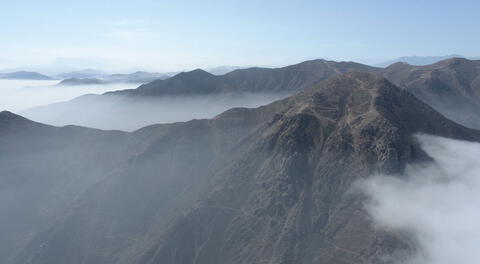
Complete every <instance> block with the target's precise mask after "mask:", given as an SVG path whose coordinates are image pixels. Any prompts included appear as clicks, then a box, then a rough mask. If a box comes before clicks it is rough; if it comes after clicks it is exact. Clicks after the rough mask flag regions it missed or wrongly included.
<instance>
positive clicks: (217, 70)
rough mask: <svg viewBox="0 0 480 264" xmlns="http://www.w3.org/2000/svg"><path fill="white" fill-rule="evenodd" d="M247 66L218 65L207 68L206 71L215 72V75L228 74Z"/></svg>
mask: <svg viewBox="0 0 480 264" xmlns="http://www.w3.org/2000/svg"><path fill="white" fill-rule="evenodd" d="M245 68H246V67H240V66H228V65H225V66H218V67H213V68H207V69H205V71H207V72H209V73H211V74H214V75H223V74H227V73H229V72H232V71H234V70H239V69H245Z"/></svg>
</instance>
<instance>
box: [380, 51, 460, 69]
mask: <svg viewBox="0 0 480 264" xmlns="http://www.w3.org/2000/svg"><path fill="white" fill-rule="evenodd" d="M451 58H464V56H462V55H458V54H451V55H445V56H405V57H400V58H397V59H393V60H390V61H386V62H382V63H379V64H377V65H376V66H378V67H387V66H389V65H392V64H394V63H397V62H405V63H408V64H410V65H415V66H422V65H429V64H432V63H436V62H439V61H442V60H446V59H451Z"/></svg>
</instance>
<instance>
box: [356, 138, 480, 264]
mask: <svg viewBox="0 0 480 264" xmlns="http://www.w3.org/2000/svg"><path fill="white" fill-rule="evenodd" d="M417 138H418V140H419V141H420V143H421V145H422V148H423V150H424V151H425V152H426V153H427V154H428V155H429V156H430V157H432V158H433V160H434V162H432V163H430V164H428V165H425V164H424V165H411V166H409V167H408V169H407V171H406V173H405V175H402V176H401V177H399V176H395V177H394V176H388V175H377V176H374V177H372V178H370V179H368V180H365V181H363V182H360V184H359V186H360V188H361V190H362V191H363V192H364V193H365V194H366V195H367V196H368V197H369V198H370V199H369V200H368V202H367V203H366V208H367V211H368V212H369V213H370V215H371V216H372V217H373V219H374V221H375V222H376V224H378V225H379V226H380V227H381V228H384V229H387V230H395V231H405V232H408V233H409V234H411V235H412V236H413V239H414V241H416V242H417V243H418V245H417V246H418V251H417V254H416V255H414V256H411V257H410V258H408V260H407V261H400V260H399V261H398V262H399V263H400V262H401V263H409V264H452V263H462V264H477V263H478V260H479V259H480V251H479V250H478V249H479V246H480V144H478V143H472V142H465V141H459V140H452V139H446V138H440V137H434V136H427V135H421V136H417Z"/></svg>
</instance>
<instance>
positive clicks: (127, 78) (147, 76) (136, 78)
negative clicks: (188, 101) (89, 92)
mask: <svg viewBox="0 0 480 264" xmlns="http://www.w3.org/2000/svg"><path fill="white" fill-rule="evenodd" d="M169 77H170V76H168V75H166V74H163V73H157V72H142V71H137V72H134V73H130V74H111V75H104V76H100V77H96V78H86V77H84V78H77V77H74V78H68V79H65V80H63V81H62V82H60V83H59V84H60V85H88V84H109V83H148V82H151V81H154V80H158V79H166V78H169Z"/></svg>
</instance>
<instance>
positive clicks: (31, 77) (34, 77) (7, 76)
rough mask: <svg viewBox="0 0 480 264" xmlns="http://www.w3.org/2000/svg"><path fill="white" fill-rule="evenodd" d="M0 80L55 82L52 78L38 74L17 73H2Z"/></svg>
mask: <svg viewBox="0 0 480 264" xmlns="http://www.w3.org/2000/svg"><path fill="white" fill-rule="evenodd" d="M0 79H14V80H54V79H53V78H51V77H48V76H46V75H43V74H40V73H38V72H28V71H17V72H9V73H0Z"/></svg>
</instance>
